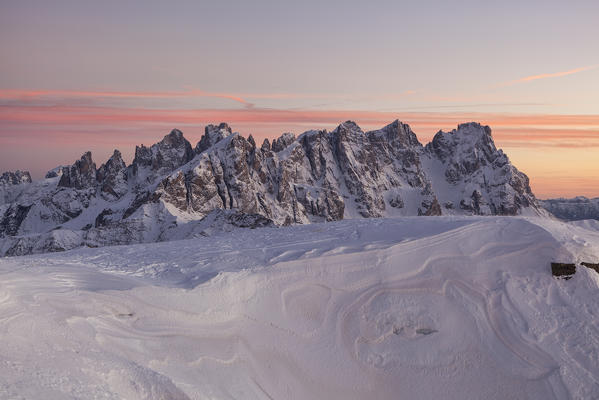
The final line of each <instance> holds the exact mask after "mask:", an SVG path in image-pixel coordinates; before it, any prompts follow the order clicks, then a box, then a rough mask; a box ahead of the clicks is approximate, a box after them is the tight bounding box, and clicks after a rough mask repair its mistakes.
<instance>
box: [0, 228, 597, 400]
mask: <svg viewBox="0 0 599 400" xmlns="http://www.w3.org/2000/svg"><path fill="white" fill-rule="evenodd" d="M551 261H562V262H581V261H587V262H599V231H598V230H597V226H596V224H590V223H589V224H584V223H577V224H567V223H561V222H557V221H552V220H550V219H547V218H543V219H541V218H539V219H537V218H523V217H413V218H389V219H360V220H347V221H340V222H335V223H322V224H312V225H304V226H292V227H284V228H263V229H258V230H243V229H233V230H232V231H230V232H220V233H216V234H214V235H212V236H210V237H205V238H198V239H193V240H182V241H173V242H168V243H155V244H141V245H129V246H120V247H105V248H98V249H78V250H74V251H70V252H64V253H55V254H46V255H43V256H26V257H15V258H8V259H7V258H4V259H0V320H1V321H2V323H1V324H0V342H1V343H2V345H1V346H0V398H2V399H4V398H10V399H20V398H26V399H29V398H42V397H43V398H45V399H71V398H97V399H121V398H126V399H231V398H233V399H364V398H376V399H398V398H399V399H441V398H443V399H482V398H484V399H542V400H546V399H567V398H576V399H583V398H584V399H588V398H597V397H599V380H598V378H597V377H598V376H599V332H598V328H597V326H598V320H599V313H598V311H597V310H599V296H597V293H598V289H599V287H598V286H599V275H597V273H596V272H594V271H592V270H590V269H587V268H583V267H579V268H578V272H577V273H576V274H575V276H574V277H573V279H570V280H568V281H564V280H557V279H555V278H553V277H552V276H551V272H550V262H551Z"/></svg>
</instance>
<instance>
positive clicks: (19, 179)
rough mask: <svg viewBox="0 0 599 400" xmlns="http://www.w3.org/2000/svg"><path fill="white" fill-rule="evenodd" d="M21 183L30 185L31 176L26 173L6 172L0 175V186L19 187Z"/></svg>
mask: <svg viewBox="0 0 599 400" xmlns="http://www.w3.org/2000/svg"><path fill="white" fill-rule="evenodd" d="M22 183H31V175H30V174H29V172H28V171H20V170H16V171H15V172H11V171H7V172H4V173H3V174H2V175H0V186H8V185H20V184H22Z"/></svg>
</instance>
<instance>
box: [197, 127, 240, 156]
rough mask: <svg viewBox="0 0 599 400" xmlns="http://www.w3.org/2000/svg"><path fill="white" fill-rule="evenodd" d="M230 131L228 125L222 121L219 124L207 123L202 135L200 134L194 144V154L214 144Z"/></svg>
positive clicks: (230, 132) (229, 133)
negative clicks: (200, 136)
mask: <svg viewBox="0 0 599 400" xmlns="http://www.w3.org/2000/svg"><path fill="white" fill-rule="evenodd" d="M232 133H233V131H232V130H231V128H230V127H229V125H228V124H226V123H224V122H221V123H220V124H219V125H207V126H206V128H204V136H202V138H201V139H200V141H199V142H198V144H197V145H196V148H195V152H196V154H199V153H201V152H203V151H204V150H206V149H208V148H210V147H212V146H214V145H215V144H217V143H218V142H220V141H221V140H223V139H224V138H226V137H227V136H229V135H231V134H232Z"/></svg>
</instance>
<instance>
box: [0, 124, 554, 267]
mask: <svg viewBox="0 0 599 400" xmlns="http://www.w3.org/2000/svg"><path fill="white" fill-rule="evenodd" d="M543 213H544V210H542V209H540V208H539V207H538V205H537V201H536V199H535V197H534V195H533V193H532V192H531V189H530V186H529V182H528V178H527V177H526V175H524V174H523V173H521V172H519V171H518V170H517V169H516V168H515V167H514V166H513V165H512V164H511V163H510V162H509V160H508V158H507V156H506V155H505V154H504V153H503V152H502V151H501V150H498V149H497V148H496V147H495V144H494V142H493V138H492V136H491V129H490V128H489V127H486V126H481V125H480V124H478V123H468V124H461V125H459V126H458V128H457V129H456V130H453V131H451V132H439V133H437V134H436V135H435V137H434V139H433V140H432V142H431V143H429V144H427V145H426V146H423V145H422V144H421V143H420V142H419V141H418V139H417V138H416V135H415V134H414V133H413V132H412V130H411V129H410V127H409V126H408V125H406V124H403V123H401V122H400V121H394V122H393V123H391V124H389V125H387V126H385V127H384V128H382V129H379V130H375V131H370V132H363V131H362V130H361V129H360V127H359V126H358V125H356V124H355V123H354V122H351V121H347V122H344V123H342V124H341V125H339V126H338V127H337V128H336V129H334V130H333V131H331V132H327V131H325V130H322V131H316V130H313V131H308V132H305V133H303V134H302V135H300V136H299V137H297V138H296V137H295V136H294V135H293V134H290V133H285V134H283V135H282V136H281V137H279V138H277V139H275V140H274V141H273V142H272V144H271V143H270V142H269V140H268V139H267V140H265V141H264V143H262V145H261V146H259V147H258V146H257V145H256V143H255V140H254V138H253V137H252V136H250V137H248V138H247V139H246V138H244V137H243V136H241V135H240V134H238V133H233V132H232V130H231V128H230V127H229V126H228V125H227V124H225V123H222V124H220V125H218V126H215V125H209V126H207V127H206V129H205V134H204V136H203V137H202V138H201V140H200V141H199V143H198V144H197V145H196V146H195V147H192V146H191V144H190V143H189V142H188V141H187V140H186V139H185V138H184V137H183V133H182V132H181V131H179V130H177V129H174V130H173V131H172V132H170V133H169V134H168V135H167V136H165V137H164V139H162V140H161V141H160V142H158V143H156V144H154V145H152V146H150V147H146V146H143V145H142V146H139V147H136V149H135V158H134V160H133V162H132V163H131V165H129V166H127V165H126V164H125V162H124V161H123V159H122V157H121V154H120V152H119V151H118V150H115V152H114V154H113V155H112V157H111V158H110V159H109V160H108V161H106V162H105V163H104V164H102V165H101V166H100V167H99V168H96V164H95V163H94V161H93V160H92V155H91V153H90V152H87V153H85V154H84V155H83V156H82V157H81V159H80V160H77V161H76V162H75V163H74V164H73V165H71V166H67V167H59V168H55V169H54V170H52V171H49V172H48V174H47V175H46V179H43V180H41V181H38V182H31V178H30V177H29V174H28V173H22V172H19V171H17V172H16V173H14V174H11V173H5V174H4V175H2V179H1V180H0V255H22V254H30V253H39V252H47V251H59V250H65V249H70V248H74V247H78V246H82V245H87V246H90V247H97V246H103V245H110V244H129V243H142V242H154V241H165V240H171V239H182V238H187V237H194V236H198V235H208V234H210V232H211V231H213V230H214V229H226V226H247V227H256V226H265V225H272V224H274V225H289V224H307V223H311V222H320V221H336V220H341V219H347V218H362V217H384V216H412V215H414V216H415V215H455V214H458V215H539V214H543ZM215 224H216V225H218V224H221V226H220V228H216V225H215Z"/></svg>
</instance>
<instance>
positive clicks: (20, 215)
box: [0, 204, 31, 237]
mask: <svg viewBox="0 0 599 400" xmlns="http://www.w3.org/2000/svg"><path fill="white" fill-rule="evenodd" d="M30 209H31V206H30V205H29V206H24V205H21V204H14V205H11V206H10V207H8V209H7V210H6V211H5V212H4V215H3V216H2V219H0V237H3V236H15V235H17V234H18V233H19V228H20V227H21V224H22V223H23V221H24V220H25V217H27V214H28V213H29V210H30Z"/></svg>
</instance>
